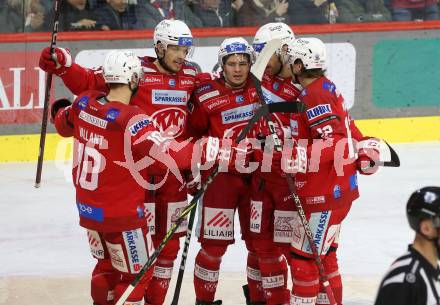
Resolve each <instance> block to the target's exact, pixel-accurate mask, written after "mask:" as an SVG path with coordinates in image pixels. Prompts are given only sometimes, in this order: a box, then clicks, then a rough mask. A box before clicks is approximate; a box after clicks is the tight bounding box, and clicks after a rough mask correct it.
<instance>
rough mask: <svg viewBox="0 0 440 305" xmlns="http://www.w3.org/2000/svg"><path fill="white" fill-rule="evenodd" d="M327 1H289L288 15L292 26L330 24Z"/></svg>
mask: <svg viewBox="0 0 440 305" xmlns="http://www.w3.org/2000/svg"><path fill="white" fill-rule="evenodd" d="M328 7H329V3H328V2H327V1H326V0H289V10H288V14H289V16H290V20H291V23H292V24H312V23H313V24H314V23H329V18H328V14H327V12H328Z"/></svg>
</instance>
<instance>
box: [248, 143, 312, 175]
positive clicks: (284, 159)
mask: <svg viewBox="0 0 440 305" xmlns="http://www.w3.org/2000/svg"><path fill="white" fill-rule="evenodd" d="M253 158H254V161H257V162H259V164H260V170H261V171H262V172H271V173H276V174H278V175H280V176H282V177H285V176H286V174H287V173H288V174H292V175H295V174H296V173H298V172H299V173H305V172H306V171H307V150H306V149H305V148H304V147H301V146H295V147H294V148H293V149H291V150H288V149H285V150H283V151H282V152H277V151H267V150H264V151H263V150H261V149H256V150H254V155H253Z"/></svg>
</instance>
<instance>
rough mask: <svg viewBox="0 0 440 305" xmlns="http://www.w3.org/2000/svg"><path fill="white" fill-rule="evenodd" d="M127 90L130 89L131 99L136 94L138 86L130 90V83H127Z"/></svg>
mask: <svg viewBox="0 0 440 305" xmlns="http://www.w3.org/2000/svg"><path fill="white" fill-rule="evenodd" d="M128 88H130V91H131V98H133V96H135V95H136V93H137V92H138V89H139V85H138V86H136V88H132V87H131V83H129V84H128Z"/></svg>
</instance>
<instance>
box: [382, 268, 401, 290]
mask: <svg viewBox="0 0 440 305" xmlns="http://www.w3.org/2000/svg"><path fill="white" fill-rule="evenodd" d="M404 280H405V272H401V273H399V274H397V275H394V276H392V277H390V278H388V279H386V280H385V281H384V282H383V284H382V287H385V286H386V285H389V284H398V283H403V281H404Z"/></svg>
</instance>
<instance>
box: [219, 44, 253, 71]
mask: <svg viewBox="0 0 440 305" xmlns="http://www.w3.org/2000/svg"><path fill="white" fill-rule="evenodd" d="M231 54H248V55H249V58H250V61H251V64H253V63H254V61H255V52H254V49H253V48H252V46H251V45H250V44H249V43H248V42H247V41H246V39H244V38H243V37H233V38H226V39H225V40H223V42H222V44H221V45H220V49H219V51H218V64H219V65H220V66H221V67H222V66H223V58H225V56H228V55H231Z"/></svg>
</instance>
